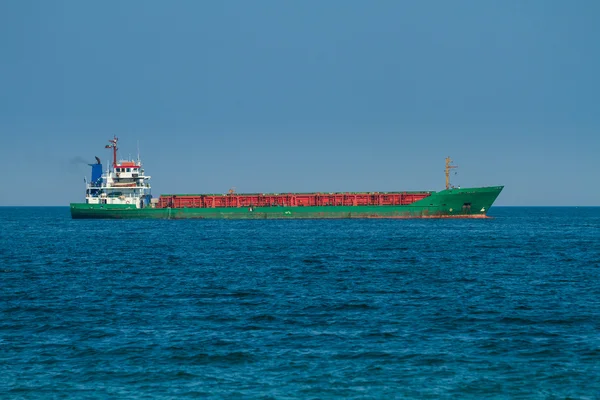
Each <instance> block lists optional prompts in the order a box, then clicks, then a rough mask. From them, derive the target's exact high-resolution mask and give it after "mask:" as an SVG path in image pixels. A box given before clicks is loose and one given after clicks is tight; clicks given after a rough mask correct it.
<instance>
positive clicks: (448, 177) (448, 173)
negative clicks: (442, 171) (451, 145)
mask: <svg viewBox="0 0 600 400" xmlns="http://www.w3.org/2000/svg"><path fill="white" fill-rule="evenodd" d="M451 164H452V160H451V159H450V157H446V189H450V186H451V185H450V170H451V169H453V168H458V165H451ZM452 187H454V186H452Z"/></svg>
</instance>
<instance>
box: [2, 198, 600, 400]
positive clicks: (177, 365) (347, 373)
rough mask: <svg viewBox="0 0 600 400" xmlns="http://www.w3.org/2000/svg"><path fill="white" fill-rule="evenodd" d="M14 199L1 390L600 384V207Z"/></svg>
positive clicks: (587, 395) (218, 392)
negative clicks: (205, 212) (126, 211)
mask: <svg viewBox="0 0 600 400" xmlns="http://www.w3.org/2000/svg"><path fill="white" fill-rule="evenodd" d="M490 215H492V216H494V217H495V218H494V219H489V220H330V221H327V220H308V221H300V220H291V221H270V220H261V221H210V220H206V221H203V220H192V221H190V220H188V221H162V220H158V221H142V220H140V221H120V220H112V221H103V220H71V218H70V214H69V209H68V208H67V207H55V208H52V207H39V208H36V207H31V208H29V207H22V208H19V207H1V208H0V398H2V399H5V398H6V399H21V398H22V399H38V398H51V399H60V398H91V399H93V398H99V399H105V398H153V399H166V398H177V399H178V398H209V399H210V398H214V399H221V398H231V399H329V398H340V399H405V398H406V399H413V398H414V399H445V398H457V399H482V398H491V399H599V398H600V208H585V207H582V208H575V207H572V208H571V207H565V208H552V207H531V208H528V207H493V208H492V209H491V212H490Z"/></svg>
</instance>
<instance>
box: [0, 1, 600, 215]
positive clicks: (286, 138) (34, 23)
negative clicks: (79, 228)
mask: <svg viewBox="0 0 600 400" xmlns="http://www.w3.org/2000/svg"><path fill="white" fill-rule="evenodd" d="M599 17H600V2H596V1H585V0H581V1H575V2H566V1H535V0H531V1H491V0H490V1H460V0H457V1H433V0H431V1H418V2H416V1H414V2H409V1H398V0H394V1H384V0H380V1H352V0H349V1H341V0H340V1H332V0H330V1H304V2H300V1H296V2H286V1H219V2H217V1H213V2H209V1H183V0H180V1H174V2H166V1H150V0H146V1H133V0H130V1H105V2H86V1H75V0H74V1H31V0H25V1H21V0H19V1H17V0H6V1H2V2H0V48H1V49H2V51H1V52H0V132H1V135H2V142H3V145H2V146H0V168H1V170H2V171H4V173H3V174H2V175H1V178H0V205H67V204H68V203H69V202H78V201H82V200H83V196H84V192H83V191H84V186H83V177H84V176H86V175H89V167H87V166H86V165H85V164H82V163H78V162H77V160H81V159H84V160H89V161H90V162H91V161H92V160H93V158H94V156H95V155H97V156H100V157H101V158H102V159H103V160H106V159H108V157H109V154H108V151H107V150H104V145H105V144H106V143H107V140H108V139H109V138H111V137H112V135H117V136H118V137H119V138H120V143H121V146H120V148H121V155H123V156H128V155H129V154H132V155H135V153H136V152H137V150H136V148H137V143H138V141H139V146H140V150H141V154H142V159H143V160H144V163H145V166H146V171H147V172H148V173H149V174H150V175H152V177H153V179H152V181H153V193H154V195H155V196H157V195H159V194H160V193H202V192H212V193H224V192H226V191H227V190H228V189H229V188H230V187H236V188H237V191H238V192H239V191H247V192H290V191H326V192H329V191H362V190H364V191H391V190H440V189H442V188H443V185H444V176H443V164H444V158H445V157H446V156H448V155H450V156H452V157H453V159H455V160H456V164H458V165H459V167H460V168H459V169H458V175H456V176H454V177H453V180H454V183H455V184H456V185H461V186H462V187H467V186H485V185H505V191H504V192H503V193H502V194H501V196H500V197H499V199H498V201H497V204H498V205H600V185H599V183H600V180H599V171H600V167H599V164H598V162H597V159H598V157H599V154H600V90H599V89H600V78H599V71H600V45H599V43H600V40H599V39H600V26H599V25H598V24H597V20H598V18H599Z"/></svg>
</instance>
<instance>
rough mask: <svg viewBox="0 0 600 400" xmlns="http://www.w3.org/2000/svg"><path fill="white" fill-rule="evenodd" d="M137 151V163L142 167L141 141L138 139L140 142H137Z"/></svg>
mask: <svg viewBox="0 0 600 400" xmlns="http://www.w3.org/2000/svg"><path fill="white" fill-rule="evenodd" d="M137 151H138V159H137V163H138V165H140V139H138V141H137Z"/></svg>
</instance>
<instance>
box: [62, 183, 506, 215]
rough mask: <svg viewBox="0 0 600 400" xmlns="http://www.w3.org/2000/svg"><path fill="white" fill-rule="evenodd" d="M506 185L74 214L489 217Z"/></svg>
mask: <svg viewBox="0 0 600 400" xmlns="http://www.w3.org/2000/svg"><path fill="white" fill-rule="evenodd" d="M502 188H503V186H493V187H482V188H468V189H467V188H465V189H448V190H442V191H440V192H433V193H432V194H431V196H429V197H426V198H424V199H422V200H419V201H417V202H414V203H412V204H410V205H404V206H319V207H312V206H311V207H254V208H253V209H252V211H250V210H249V209H248V208H247V207H239V208H232V207H222V208H143V209H138V208H135V207H133V206H130V205H116V204H115V205H112V204H103V205H100V204H85V203H71V216H72V217H73V218H74V219H78V218H93V219H97V218H107V219H140V218H154V219H203V218H205V219H335V218H486V216H487V215H486V214H487V211H488V210H489V208H490V207H491V206H492V204H493V203H494V201H495V200H496V198H497V197H498V195H499V194H500V192H501V191H502Z"/></svg>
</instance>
